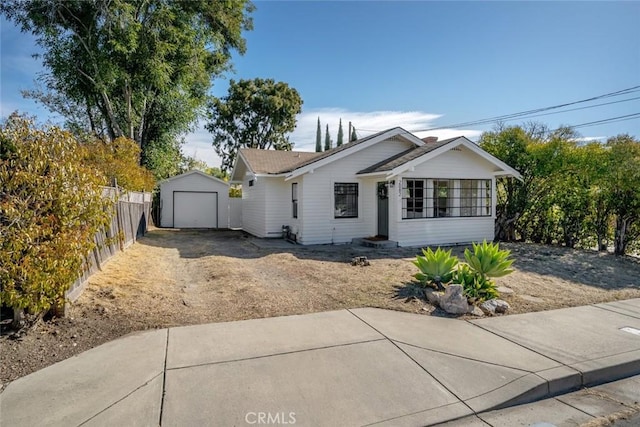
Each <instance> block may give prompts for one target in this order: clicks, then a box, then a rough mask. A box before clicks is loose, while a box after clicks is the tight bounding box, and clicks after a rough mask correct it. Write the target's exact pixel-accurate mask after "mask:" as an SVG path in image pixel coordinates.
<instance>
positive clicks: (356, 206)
mask: <svg viewBox="0 0 640 427" xmlns="http://www.w3.org/2000/svg"><path fill="white" fill-rule="evenodd" d="M340 186H343V188H345V189H347V188H351V189H355V192H353V193H349V192H347V193H345V194H338V193H337V190H338V188H339V187H340ZM347 191H348V190H347ZM339 196H353V197H354V198H355V200H352V202H353V203H354V205H353V207H352V209H346V208H345V212H350V211H352V212H354V214H352V215H338V212H339V210H338V209H337V203H338V197H339ZM348 203H349V200H348V199H347V202H346V205H347V206H348ZM359 204H360V183H358V182H334V183H333V218H334V219H354V218H359V215H360V207H359Z"/></svg>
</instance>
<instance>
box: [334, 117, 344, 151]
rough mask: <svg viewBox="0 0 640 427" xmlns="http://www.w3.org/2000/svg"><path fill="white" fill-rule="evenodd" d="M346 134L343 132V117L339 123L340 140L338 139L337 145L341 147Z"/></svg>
mask: <svg viewBox="0 0 640 427" xmlns="http://www.w3.org/2000/svg"><path fill="white" fill-rule="evenodd" d="M343 137H344V135H343V132H342V119H340V125H338V140H337V141H336V146H337V147H340V146H341V145H342V139H343Z"/></svg>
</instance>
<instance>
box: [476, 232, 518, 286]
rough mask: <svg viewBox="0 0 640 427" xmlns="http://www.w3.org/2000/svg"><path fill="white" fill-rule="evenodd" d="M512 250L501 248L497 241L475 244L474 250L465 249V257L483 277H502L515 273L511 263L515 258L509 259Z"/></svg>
mask: <svg viewBox="0 0 640 427" xmlns="http://www.w3.org/2000/svg"><path fill="white" fill-rule="evenodd" d="M509 255H511V252H510V251H508V250H500V247H499V245H498V244H497V243H487V241H486V240H485V241H483V242H482V244H476V243H474V244H473V252H471V251H470V250H469V249H465V251H464V258H465V259H466V261H467V264H469V267H471V269H472V270H473V271H475V272H476V273H478V274H479V275H480V276H481V277H482V278H487V277H502V276H506V275H507V274H510V273H513V270H512V269H511V268H509V267H511V264H513V260H512V259H509Z"/></svg>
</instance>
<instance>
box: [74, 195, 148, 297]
mask: <svg viewBox="0 0 640 427" xmlns="http://www.w3.org/2000/svg"><path fill="white" fill-rule="evenodd" d="M103 196H104V197H106V198H109V199H112V200H117V202H115V203H116V205H115V209H114V211H115V215H114V216H113V217H112V218H111V224H110V225H109V226H108V227H106V228H104V229H103V230H102V231H100V232H98V233H96V235H95V242H96V247H95V249H94V250H93V251H92V252H91V253H90V254H88V255H87V257H86V258H85V263H84V266H83V269H82V275H81V276H80V277H79V278H78V280H76V281H75V283H74V284H73V285H71V287H70V288H69V290H68V291H67V295H66V297H67V299H68V300H70V301H75V300H76V299H78V297H79V296H80V294H82V291H83V290H84V287H85V286H86V285H87V283H88V282H89V277H91V275H92V274H93V273H95V272H96V271H97V270H100V269H102V266H103V265H104V264H105V263H106V262H107V261H108V260H109V258H111V257H112V256H114V255H115V254H116V253H117V252H118V251H122V250H124V249H126V248H127V247H129V246H130V245H132V244H133V243H135V241H136V240H137V238H138V237H139V236H143V235H144V234H145V233H146V232H147V228H148V221H149V219H150V218H151V193H140V192H136V191H128V192H123V191H122V190H119V189H117V188H113V187H105V188H104V192H103Z"/></svg>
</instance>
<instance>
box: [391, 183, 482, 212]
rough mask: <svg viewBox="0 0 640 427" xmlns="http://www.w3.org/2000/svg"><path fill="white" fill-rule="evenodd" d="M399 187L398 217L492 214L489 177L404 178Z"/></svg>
mask: <svg viewBox="0 0 640 427" xmlns="http://www.w3.org/2000/svg"><path fill="white" fill-rule="evenodd" d="M402 190H403V192H402V194H403V196H402V219H416V218H446V217H487V216H491V214H492V206H491V204H492V197H491V180H490V179H433V178H406V179H403V180H402Z"/></svg>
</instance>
